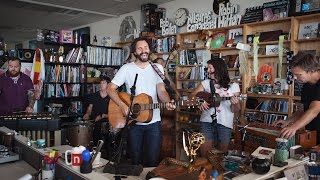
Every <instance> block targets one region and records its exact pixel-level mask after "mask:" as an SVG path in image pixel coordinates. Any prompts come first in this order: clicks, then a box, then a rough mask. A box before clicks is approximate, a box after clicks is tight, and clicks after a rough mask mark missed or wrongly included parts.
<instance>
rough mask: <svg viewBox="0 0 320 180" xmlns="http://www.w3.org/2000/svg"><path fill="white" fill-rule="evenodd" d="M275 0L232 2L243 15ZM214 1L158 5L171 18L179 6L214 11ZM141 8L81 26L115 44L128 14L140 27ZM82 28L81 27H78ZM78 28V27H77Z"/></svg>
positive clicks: (179, 1) (205, 0) (200, 10)
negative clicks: (248, 9) (246, 11)
mask: <svg viewBox="0 0 320 180" xmlns="http://www.w3.org/2000/svg"><path fill="white" fill-rule="evenodd" d="M271 1H275V0H230V2H231V3H232V4H238V5H240V7H239V9H240V10H239V13H238V14H241V15H244V12H245V9H246V8H247V7H254V6H258V5H262V4H263V3H264V2H271ZM212 3H213V0H198V1H195V0H175V1H172V2H169V3H165V4H161V5H159V6H158V7H162V8H165V9H166V17H167V18H168V19H170V20H172V19H173V14H174V12H175V11H176V10H177V9H178V8H186V9H188V11H189V13H192V12H197V13H202V12H207V11H213V10H212ZM140 15H141V14H140V10H139V11H135V12H131V13H128V14H125V15H122V16H120V17H118V18H111V19H106V20H103V21H99V22H95V23H91V24H87V25H84V26H81V27H85V26H89V27H90V32H91V34H90V37H91V42H92V38H93V36H94V35H96V36H97V40H98V44H100V43H101V38H102V37H105V36H109V37H111V38H112V41H113V44H114V43H116V42H118V41H120V37H119V29H120V25H121V22H122V20H123V19H124V18H125V17H126V16H133V19H134V20H135V23H136V27H137V28H139V27H140ZM77 28H80V27H77ZM77 28H76V29H77ZM185 31H186V28H185V27H182V28H180V29H179V28H178V32H185Z"/></svg>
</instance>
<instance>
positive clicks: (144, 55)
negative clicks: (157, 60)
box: [137, 53, 150, 62]
mask: <svg viewBox="0 0 320 180" xmlns="http://www.w3.org/2000/svg"><path fill="white" fill-rule="evenodd" d="M142 56H143V57H142ZM149 57H150V54H149V53H141V54H139V55H137V58H138V59H139V60H140V61H142V62H147V61H149Z"/></svg>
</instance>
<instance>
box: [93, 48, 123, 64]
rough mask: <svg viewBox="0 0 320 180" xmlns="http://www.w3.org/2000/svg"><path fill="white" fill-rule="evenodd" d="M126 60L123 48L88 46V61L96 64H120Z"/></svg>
mask: <svg viewBox="0 0 320 180" xmlns="http://www.w3.org/2000/svg"><path fill="white" fill-rule="evenodd" d="M123 62H124V51H123V49H111V48H106V47H95V46H88V47H87V63H88V64H95V65H107V66H119V65H122V64H123Z"/></svg>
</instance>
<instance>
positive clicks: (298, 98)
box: [292, 96, 301, 101]
mask: <svg viewBox="0 0 320 180" xmlns="http://www.w3.org/2000/svg"><path fill="white" fill-rule="evenodd" d="M292 100H294V101H301V96H293V97H292Z"/></svg>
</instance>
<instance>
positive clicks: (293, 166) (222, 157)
mask: <svg viewBox="0 0 320 180" xmlns="http://www.w3.org/2000/svg"><path fill="white" fill-rule="evenodd" d="M182 135H183V136H182V139H183V143H182V144H183V147H184V150H185V152H186V155H187V157H188V160H189V161H183V160H177V159H174V158H165V159H164V160H163V161H162V162H160V164H159V166H157V167H156V168H154V169H153V170H152V171H150V172H149V173H148V174H147V177H146V179H152V178H156V177H158V178H164V179H170V180H175V179H186V180H188V179H190V180H191V179H199V180H208V179H209V180H212V179H215V180H216V179H238V180H245V179H256V178H262V177H263V178H262V179H266V177H268V178H270V177H274V175H280V177H281V176H283V174H284V175H285V177H286V178H287V179H288V180H294V179H295V180H296V179H297V178H294V177H299V178H298V179H314V178H315V177H316V178H319V179H320V173H319V172H320V166H319V165H320V146H319V147H317V146H315V145H316V144H315V143H314V144H313V146H310V145H309V144H308V146H302V145H295V143H296V142H299V140H298V139H295V138H294V137H293V138H289V139H285V138H273V140H272V141H274V145H275V146H274V148H267V147H262V146H258V148H257V149H256V150H255V151H254V152H252V153H251V154H250V153H249V152H245V151H244V149H245V148H242V150H229V151H228V152H227V153H223V152H221V151H219V150H216V149H212V150H210V151H208V152H207V156H206V157H197V154H196V152H197V150H198V148H199V147H200V146H201V144H202V143H203V142H204V140H205V139H204V137H203V135H202V134H201V133H196V132H193V133H192V134H189V135H186V134H185V133H183V134H182ZM313 137H314V136H313ZM270 140H271V139H270ZM310 148H311V149H310ZM278 177H279V176H278Z"/></svg>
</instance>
